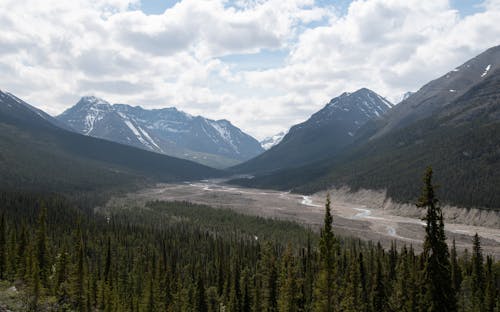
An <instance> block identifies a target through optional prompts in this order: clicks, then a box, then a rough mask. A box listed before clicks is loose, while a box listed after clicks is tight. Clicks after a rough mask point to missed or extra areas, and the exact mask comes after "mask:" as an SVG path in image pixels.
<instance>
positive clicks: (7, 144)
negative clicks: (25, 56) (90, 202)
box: [0, 91, 221, 191]
mask: <svg viewBox="0 0 500 312" xmlns="http://www.w3.org/2000/svg"><path fill="white" fill-rule="evenodd" d="M0 170H1V172H2V175H1V177H0V188H2V189H8V188H13V189H35V190H57V191H86V190H96V189H100V188H115V187H119V186H124V185H132V184H135V183H139V182H141V183H142V182H144V181H146V180H150V181H155V180H156V181H180V180H188V179H200V178H206V177H210V176H219V175H220V174H221V173H220V172H219V171H217V170H214V169H211V168H208V167H205V166H202V165H199V164H196V163H193V162H190V161H186V160H181V159H177V158H172V157H168V156H164V155H161V154H157V153H151V152H147V151H144V150H141V149H137V148H133V147H129V146H125V145H121V144H117V143H113V142H109V141H105V140H101V139H96V138H92V137H87V136H84V135H80V134H77V133H74V132H70V131H67V130H64V129H62V128H59V127H56V126H55V125H54V124H53V123H51V122H50V121H48V120H47V119H46V118H45V117H44V116H41V115H40V114H39V113H38V112H37V110H36V109H34V108H33V107H32V106H30V105H29V104H27V103H25V102H23V101H21V100H19V99H18V98H16V97H14V96H12V95H10V94H7V93H3V92H1V91H0Z"/></svg>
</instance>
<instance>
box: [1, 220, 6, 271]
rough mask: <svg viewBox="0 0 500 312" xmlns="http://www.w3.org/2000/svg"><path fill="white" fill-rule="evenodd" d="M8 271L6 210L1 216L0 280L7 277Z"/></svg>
mask: <svg viewBox="0 0 500 312" xmlns="http://www.w3.org/2000/svg"><path fill="white" fill-rule="evenodd" d="M6 271H7V229H6V222H5V212H3V213H2V216H1V217H0V280H2V279H4V278H5V273H6Z"/></svg>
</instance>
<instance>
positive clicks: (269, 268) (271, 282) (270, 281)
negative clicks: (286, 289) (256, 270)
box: [261, 243, 278, 312]
mask: <svg viewBox="0 0 500 312" xmlns="http://www.w3.org/2000/svg"><path fill="white" fill-rule="evenodd" d="M261 272H262V276H261V278H262V311H266V312H274V311H276V309H277V297H278V296H277V281H278V273H277V268H276V257H275V255H274V253H273V247H272V245H271V243H266V244H265V246H264V249H263V256H262V266H261Z"/></svg>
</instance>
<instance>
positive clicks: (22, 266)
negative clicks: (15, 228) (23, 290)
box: [16, 224, 28, 279]
mask: <svg viewBox="0 0 500 312" xmlns="http://www.w3.org/2000/svg"><path fill="white" fill-rule="evenodd" d="M27 249H28V239H27V234H26V225H25V224H23V225H22V226H21V233H20V235H19V239H18V243H17V255H16V262H17V278H18V279H24V277H25V275H26V261H27V259H26V251H27Z"/></svg>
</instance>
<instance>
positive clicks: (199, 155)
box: [58, 96, 263, 167]
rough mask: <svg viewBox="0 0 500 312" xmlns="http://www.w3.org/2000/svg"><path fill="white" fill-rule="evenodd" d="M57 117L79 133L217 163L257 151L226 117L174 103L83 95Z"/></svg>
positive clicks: (202, 161)
mask: <svg viewBox="0 0 500 312" xmlns="http://www.w3.org/2000/svg"><path fill="white" fill-rule="evenodd" d="M58 118H59V120H61V121H62V122H63V123H65V124H67V125H69V126H70V127H71V128H72V129H74V130H75V131H77V132H78V133H81V134H85V135H90V136H94V137H98V138H102V139H107V140H110V141H114V142H118V143H121V144H126V145H132V146H135V147H139V148H142V149H146V150H150V151H154V152H158V153H163V154H166V155H170V156H175V157H181V158H186V159H190V160H194V161H198V162H201V163H204V164H209V165H214V166H218V167H223V166H225V165H224V163H227V164H229V165H231V164H234V163H237V162H239V161H242V160H246V159H249V158H251V157H254V156H256V155H257V154H259V153H261V152H262V151H263V150H262V148H261V146H260V144H259V142H258V141H257V140H255V139H254V138H252V137H250V136H249V135H247V134H245V133H243V132H242V131H241V130H240V129H238V128H237V127H235V126H233V125H232V124H231V122H229V121H228V120H225V119H223V120H217V121H214V120H210V119H206V118H203V117H202V116H196V117H193V116H191V115H189V114H187V113H185V112H183V111H180V110H178V109H177V108H175V107H168V108H160V109H145V108H143V107H141V106H131V105H128V104H113V105H111V104H110V103H108V102H107V101H105V100H103V99H100V98H97V97H95V96H84V97H82V98H81V99H80V101H79V102H78V103H77V104H76V105H75V106H73V107H71V108H70V109H68V110H66V111H65V112H64V113H63V114H61V115H60V116H58Z"/></svg>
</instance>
